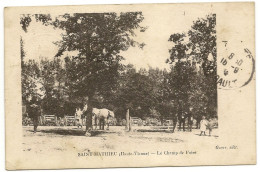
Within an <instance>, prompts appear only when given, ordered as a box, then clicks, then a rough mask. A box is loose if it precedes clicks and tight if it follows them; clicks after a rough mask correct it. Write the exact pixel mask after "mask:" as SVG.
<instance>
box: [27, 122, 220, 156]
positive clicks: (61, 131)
mask: <svg viewBox="0 0 260 172" xmlns="http://www.w3.org/2000/svg"><path fill="white" fill-rule="evenodd" d="M166 128H167V127H166ZM124 129H125V127H124V126H111V127H110V130H105V131H100V130H97V131H94V132H93V134H94V135H93V136H92V137H86V136H85V135H84V127H83V129H78V128H77V127H76V126H70V127H68V126H66V127H57V126H39V127H38V132H37V133H33V126H26V127H23V136H24V137H23V143H22V144H23V146H22V147H23V151H24V153H29V154H31V153H32V154H34V153H36V154H43V155H44V154H48V153H50V152H57V153H65V152H66V151H68V152H71V151H76V152H88V151H103V150H106V151H115V150H120V149H121V148H126V147H128V148H131V147H136V146H138V147H140V148H142V147H143V148H145V147H147V145H149V146H152V145H154V146H155V147H156V145H160V146H161V147H164V146H165V147H168V146H172V145H175V146H177V145H179V144H182V145H183V144H185V143H189V142H194V143H198V142H199V141H203V142H205V141H209V142H212V141H213V142H214V141H215V140H216V139H218V130H217V129H213V131H212V136H211V137H210V136H208V131H207V133H206V134H207V136H199V134H200V130H198V129H193V131H192V132H187V131H186V132H183V131H178V130H177V131H175V133H172V132H171V130H168V131H167V130H164V131H162V130H156V129H155V127H149V126H145V127H137V126H136V127H133V128H132V130H133V131H131V132H126V131H125V130H124ZM147 131H148V132H147ZM154 143H156V144H154ZM175 146H174V147H175Z"/></svg>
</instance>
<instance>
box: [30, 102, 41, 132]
mask: <svg viewBox="0 0 260 172" xmlns="http://www.w3.org/2000/svg"><path fill="white" fill-rule="evenodd" d="M31 102H32V104H31V105H30V108H31V115H30V116H31V117H32V118H33V132H34V133H36V132H37V127H38V125H39V116H40V108H39V105H37V100H36V98H33V99H32V101H31Z"/></svg>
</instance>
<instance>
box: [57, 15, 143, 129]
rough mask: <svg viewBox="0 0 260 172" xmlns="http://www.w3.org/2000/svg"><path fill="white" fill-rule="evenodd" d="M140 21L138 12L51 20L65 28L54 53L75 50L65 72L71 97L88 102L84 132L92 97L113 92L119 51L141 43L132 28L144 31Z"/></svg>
mask: <svg viewBox="0 0 260 172" xmlns="http://www.w3.org/2000/svg"><path fill="white" fill-rule="evenodd" d="M142 20H143V16H142V13H141V12H127V13H120V14H119V15H118V14H116V13H93V14H92V13H84V14H79V13H75V14H65V15H63V16H60V17H57V18H56V20H55V22H54V23H53V25H54V26H55V27H58V28H60V29H63V30H64V31H65V34H64V35H63V36H62V41H60V42H57V45H58V46H59V51H58V53H57V55H56V56H57V57H59V56H61V55H62V54H63V52H64V51H78V55H77V56H76V57H73V58H72V59H69V60H70V61H71V63H72V64H73V65H74V67H75V68H74V69H73V70H71V71H69V72H70V73H69V74H68V75H71V76H73V77H70V78H71V79H73V80H74V82H72V83H71V84H74V86H72V87H73V88H74V91H73V96H76V97H82V101H85V100H86V101H87V103H88V110H87V120H86V121H87V124H86V126H87V128H86V130H87V131H88V130H89V129H90V127H91V122H92V119H91V118H92V107H93V103H94V96H95V95H102V94H103V93H105V92H107V91H108V90H109V91H112V90H113V88H114V85H115V84H116V83H117V82H116V80H117V77H118V76H119V72H118V71H119V68H120V63H119V62H120V61H121V60H122V59H123V57H122V56H120V55H119V53H120V51H126V50H127V49H128V48H129V47H130V46H136V45H137V46H139V47H141V48H142V47H143V46H144V44H140V43H138V42H136V41H134V40H133V37H134V36H135V31H137V30H141V31H142V30H143V27H141V26H140V23H141V22H142ZM86 97H87V98H86ZM85 98H86V99H85Z"/></svg>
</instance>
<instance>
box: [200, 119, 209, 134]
mask: <svg viewBox="0 0 260 172" xmlns="http://www.w3.org/2000/svg"><path fill="white" fill-rule="evenodd" d="M207 125H208V124H207V120H206V118H205V116H202V120H201V121H200V136H201V135H202V134H204V136H206V130H207Z"/></svg>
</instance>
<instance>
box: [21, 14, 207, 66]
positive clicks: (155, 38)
mask: <svg viewBox="0 0 260 172" xmlns="http://www.w3.org/2000/svg"><path fill="white" fill-rule="evenodd" d="M207 14H208V13H205V11H204V12H200V11H199V10H197V11H196V10H195V12H194V10H193V13H189V12H187V11H183V10H168V11H167V10H163V9H160V10H157V11H156V10H145V11H143V15H144V20H143V22H142V23H141V25H142V26H145V27H147V30H146V31H145V32H137V36H136V37H135V40H137V41H138V42H143V43H145V44H146V45H145V46H144V48H143V49H140V48H138V47H130V48H129V49H128V50H127V51H123V52H121V53H120V54H121V55H122V56H123V57H124V58H125V60H124V61H123V62H122V63H124V64H128V63H131V64H133V65H134V66H135V67H136V68H137V69H140V68H146V69H148V68H149V67H153V68H156V67H158V68H160V69H164V68H166V69H169V64H166V63H165V61H166V59H167V58H169V49H170V48H171V47H172V46H173V43H171V42H169V41H168V39H169V37H170V35H171V34H174V33H183V32H187V31H188V30H189V29H190V27H191V25H192V23H193V21H194V20H197V19H198V18H201V17H206V15H207ZM21 33H22V34H21V36H22V38H23V39H24V49H25V52H26V56H25V59H27V60H28V59H36V60H37V59H40V58H41V57H45V58H48V59H52V58H53V57H54V56H55V54H56V53H57V51H58V47H57V46H56V45H55V44H54V42H56V41H60V40H61V36H60V35H61V34H62V33H63V31H62V30H60V29H54V28H53V27H52V26H44V25H42V24H41V23H40V22H35V21H34V20H33V21H32V22H31V23H30V26H29V27H28V32H27V33H25V32H21ZM76 54H77V53H76V52H66V53H65V55H76Z"/></svg>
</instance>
